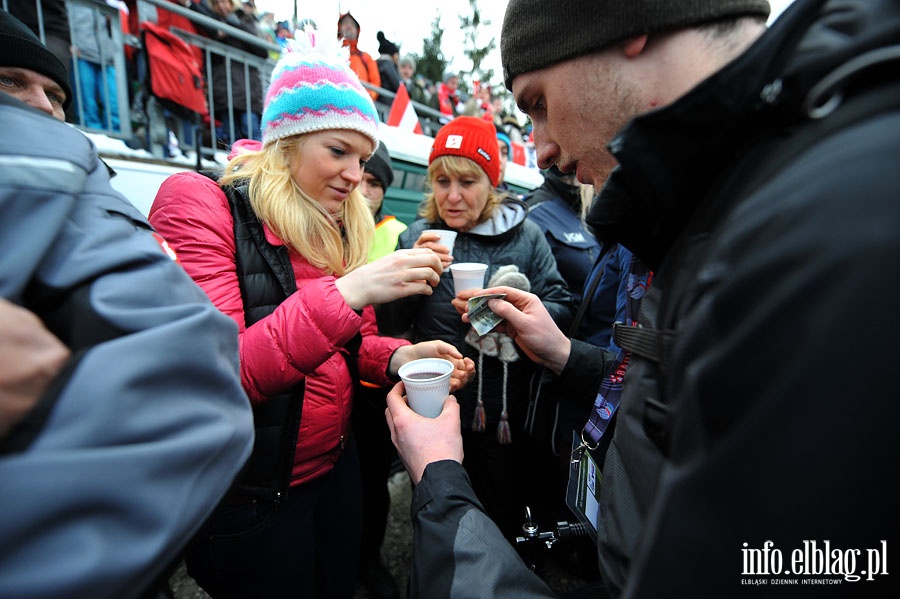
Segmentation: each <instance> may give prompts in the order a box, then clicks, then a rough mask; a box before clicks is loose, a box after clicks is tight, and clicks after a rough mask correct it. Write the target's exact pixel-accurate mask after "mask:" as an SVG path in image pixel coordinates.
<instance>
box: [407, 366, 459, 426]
mask: <svg viewBox="0 0 900 599" xmlns="http://www.w3.org/2000/svg"><path fill="white" fill-rule="evenodd" d="M399 374H400V379H401V380H402V381H403V386H404V387H406V397H407V399H409V407H410V408H412V409H413V411H414V412H415V413H416V414H419V415H421V416H425V417H427V418H437V417H438V416H439V415H440V413H441V408H442V407H443V405H444V399H446V398H447V396H448V395H450V375H451V374H453V363H452V362H450V361H448V360H442V359H440V358H420V359H418V360H413V361H411V362H407V363H406V364H404V365H403V366H401V367H400V371H399Z"/></svg>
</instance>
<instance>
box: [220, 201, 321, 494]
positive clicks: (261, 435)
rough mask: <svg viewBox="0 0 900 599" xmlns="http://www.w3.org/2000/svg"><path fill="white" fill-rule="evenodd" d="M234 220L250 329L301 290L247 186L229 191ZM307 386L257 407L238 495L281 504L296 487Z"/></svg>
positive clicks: (301, 385) (237, 488)
mask: <svg viewBox="0 0 900 599" xmlns="http://www.w3.org/2000/svg"><path fill="white" fill-rule="evenodd" d="M223 191H224V192H225V196H226V197H227V198H228V204H229V205H230V207H231V214H232V217H233V218H234V239H235V246H236V250H237V252H236V255H235V261H236V266H237V276H238V282H239V285H240V288H241V299H242V300H243V302H244V320H245V322H244V324H245V326H248V327H249V326H250V325H252V324H254V323H255V322H257V321H259V320H261V319H263V318H265V317H266V316H268V315H269V314H271V313H272V312H274V311H275V308H277V307H278V306H279V305H280V304H281V303H282V302H284V300H286V299H287V298H288V296H290V295H291V294H292V293H294V292H295V291H296V290H297V283H296V280H295V279H294V271H293V268H292V267H291V260H290V258H289V257H288V250H287V248H286V247H284V246H273V245H272V244H270V243H269V242H268V241H266V236H265V233H264V232H263V225H262V223H261V222H260V221H259V219H258V218H257V216H256V214H255V213H254V212H253V209H252V208H251V206H250V197H249V194H248V193H247V185H246V184H242V185H239V186H238V187H232V186H225V187H224V188H223ZM303 390H304V384H303V383H300V384H298V385H296V386H295V387H294V388H293V389H291V390H290V391H288V392H285V393H281V394H279V395H275V396H272V397H269V398H268V399H266V401H264V402H261V403H257V404H256V405H254V406H253V425H254V428H255V429H256V440H255V442H254V444H253V453H252V454H251V455H250V459H249V460H248V461H247V465H246V466H245V467H244V471H243V472H242V474H241V475H240V476H239V477H238V480H237V483H236V484H235V489H234V491H233V492H234V493H236V494H237V495H238V496H242V495H243V496H251V497H253V498H259V499H264V500H268V501H272V502H274V503H275V504H278V503H280V502H281V501H282V500H283V499H284V497H285V496H286V494H287V491H288V487H289V486H290V480H291V471H292V467H293V464H294V451H295V450H296V447H297V431H298V430H299V427H300V412H301V408H302V406H303Z"/></svg>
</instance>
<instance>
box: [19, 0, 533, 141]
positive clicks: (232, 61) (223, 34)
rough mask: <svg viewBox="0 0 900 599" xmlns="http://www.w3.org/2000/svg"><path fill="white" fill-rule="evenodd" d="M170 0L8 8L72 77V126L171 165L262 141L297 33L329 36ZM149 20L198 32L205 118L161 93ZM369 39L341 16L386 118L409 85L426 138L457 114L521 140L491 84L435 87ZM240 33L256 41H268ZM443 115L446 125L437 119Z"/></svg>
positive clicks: (210, 0)
mask: <svg viewBox="0 0 900 599" xmlns="http://www.w3.org/2000/svg"><path fill="white" fill-rule="evenodd" d="M169 2H171V3H172V4H173V5H174V6H173V7H172V9H171V10H167V9H166V8H163V7H162V6H160V3H158V2H153V3H151V2H146V1H144V0H67V1H66V2H58V3H57V2H43V3H39V2H38V1H37V0H7V2H6V4H7V5H8V7H9V11H10V13H12V14H13V15H14V16H17V17H18V18H19V19H20V20H22V21H23V22H24V23H26V24H27V25H28V26H29V27H30V28H31V29H32V30H33V31H34V32H35V34H36V35H38V37H40V38H41V39H42V40H43V41H44V42H45V43H46V44H47V46H48V48H50V50H51V51H52V52H54V53H55V54H56V55H57V56H58V57H59V58H60V60H61V61H62V62H63V64H64V65H65V66H66V68H67V70H68V71H69V76H70V78H71V80H72V88H73V98H72V101H71V102H70V104H69V107H68V109H67V110H66V120H67V121H68V122H70V123H74V124H78V125H80V126H82V127H85V128H88V129H91V130H95V131H101V132H105V133H110V134H113V135H115V136H119V137H123V138H125V141H126V142H127V143H128V144H129V145H130V146H131V147H134V148H145V149H147V150H150V151H151V152H152V153H154V154H157V155H160V156H164V157H171V156H177V155H178V154H180V153H182V152H183V151H184V150H185V149H187V148H193V147H194V145H195V142H196V140H197V137H196V136H198V135H199V136H200V141H201V142H202V145H203V147H206V148H217V149H225V148H227V147H228V146H229V145H230V143H231V142H233V141H234V140H236V139H240V138H252V139H257V140H258V139H259V137H260V131H259V121H260V117H261V114H260V111H261V107H262V103H263V97H262V90H263V89H265V86H266V84H267V81H268V76H269V75H268V73H269V71H270V70H271V67H272V66H273V65H274V62H275V61H276V60H277V59H278V56H279V54H280V50H281V49H283V48H284V46H285V44H286V43H287V41H288V40H290V39H291V38H292V37H293V35H294V32H295V31H296V30H297V29H302V28H304V27H313V28H317V29H320V30H321V29H322V27H320V26H317V24H316V23H315V22H313V21H312V20H310V19H300V20H299V21H298V22H296V23H294V22H293V21H289V20H284V21H276V19H275V15H274V14H273V13H272V12H268V11H260V10H259V9H258V8H257V6H256V3H255V0H169ZM186 10H189V11H190V13H188V12H186ZM189 15H199V16H200V17H206V19H203V18H200V19H195V18H192V16H189ZM212 21H217V22H218V24H220V26H218V27H217V26H216V24H215V23H212ZM148 23H152V24H155V25H158V26H159V27H161V28H163V29H165V30H172V31H176V32H177V33H178V35H182V34H181V32H187V34H189V35H188V36H186V38H185V39H186V41H187V42H188V43H190V44H191V46H190V47H191V48H192V49H193V56H194V58H195V62H196V64H195V65H193V66H194V68H195V70H196V71H197V72H199V73H200V78H201V79H202V81H194V80H193V79H194V78H193V77H183V78H182V79H191V80H184V82H183V85H186V86H191V85H193V86H198V85H199V86H201V88H202V90H203V93H204V94H205V95H206V98H207V103H208V104H209V103H211V105H210V106H208V107H207V110H206V112H204V113H199V114H198V113H197V112H196V111H192V110H191V107H190V106H188V105H186V104H179V103H178V102H177V101H171V100H166V99H165V98H160V97H159V96H158V95H157V94H156V93H155V90H152V88H151V86H150V84H149V73H150V72H151V71H152V69H153V62H154V58H155V57H154V56H152V55H148V52H147V51H146V50H144V49H143V47H142V39H141V38H142V32H143V31H144V29H146V27H147V24H148ZM360 30H361V27H360V24H359V22H358V21H357V20H356V18H354V17H353V15H351V14H350V13H346V14H342V15H341V16H340V18H339V19H338V22H337V26H336V32H337V36H338V38H339V39H341V40H342V42H343V43H344V45H346V46H348V47H350V49H351V66H353V67H354V71H355V72H356V73H357V75H358V76H359V77H360V80H361V81H362V82H363V83H364V84H368V85H370V86H373V87H377V88H382V89H385V90H386V91H387V92H390V93H382V94H381V95H379V93H378V92H377V91H375V90H372V89H371V88H370V93H371V95H372V97H373V99H374V100H375V101H376V105H377V106H378V108H379V113H380V114H381V115H382V118H383V119H384V120H386V118H387V114H388V112H389V111H390V106H391V103H392V101H393V97H394V93H396V91H397V89H398V87H399V85H400V83H402V84H403V85H404V86H405V87H406V90H407V92H408V93H409V97H410V99H411V100H412V101H413V102H414V103H416V104H417V106H416V109H417V112H418V114H419V117H420V119H422V120H423V121H424V124H425V125H426V126H425V131H426V133H430V134H432V135H433V134H434V133H435V132H436V131H437V129H438V128H439V127H440V126H441V125H442V124H444V123H445V122H447V121H449V120H450V119H451V118H453V117H454V116H457V115H460V114H465V115H469V116H483V117H484V118H485V119H487V120H492V121H493V122H494V124H495V125H496V126H497V127H498V128H500V129H503V130H505V131H506V133H507V134H509V135H510V136H511V137H513V138H514V140H516V141H519V139H521V134H520V132H519V131H518V129H519V123H518V121H517V120H516V119H515V117H514V116H512V115H510V114H508V113H506V112H505V111H504V109H503V103H502V96H498V95H496V94H492V93H491V88H490V87H489V86H487V85H481V86H479V85H478V82H477V81H476V82H475V86H474V89H473V90H472V95H471V97H469V96H468V95H467V94H466V91H465V90H464V89H463V87H461V86H460V77H459V73H456V72H453V71H447V72H446V73H445V74H444V77H443V80H442V81H438V82H433V81H431V80H429V79H428V78H427V77H425V76H424V75H423V74H422V73H417V72H416V66H417V65H416V58H415V57H414V56H412V55H409V54H402V53H401V45H400V44H399V43H395V42H392V41H391V40H389V39H387V37H386V36H385V34H384V32H382V31H377V33H376V35H375V39H377V42H376V41H372V40H370V41H371V43H370V44H369V45H370V46H371V47H373V48H374V47H375V45H376V43H377V49H378V53H377V54H375V53H373V54H371V55H370V54H369V53H367V52H365V51H364V50H360V49H359V47H358V44H359V43H360ZM239 32H243V33H247V34H249V35H251V36H254V37H257V38H259V40H260V43H258V44H255V43H253V42H252V41H251V40H250V39H248V37H246V36H242V35H241V34H240V33H239ZM203 38H206V39H203ZM207 40H209V41H207ZM215 42H218V43H219V44H221V45H219V44H216V43H215ZM223 46H225V47H223ZM362 46H363V47H364V48H365V47H366V42H363V43H362ZM373 56H377V58H374V57H373ZM172 62H175V63H178V62H179V61H177V60H176V61H172ZM175 95H176V96H177V93H176V94H175ZM210 101H211V102H210ZM429 109H431V111H429ZM438 112H440V113H441V114H443V115H444V116H443V117H438V116H437V114H438ZM120 121H123V122H120ZM513 129H514V130H515V131H512V130H513Z"/></svg>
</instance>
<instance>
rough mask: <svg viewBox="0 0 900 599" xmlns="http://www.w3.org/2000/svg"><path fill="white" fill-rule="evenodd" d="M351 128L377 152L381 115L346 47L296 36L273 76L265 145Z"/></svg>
mask: <svg viewBox="0 0 900 599" xmlns="http://www.w3.org/2000/svg"><path fill="white" fill-rule="evenodd" d="M327 129H351V130H353V131H359V132H360V133H362V134H363V135H365V136H367V137H368V138H370V139H371V140H372V144H373V149H372V151H373V152H374V151H375V148H377V147H378V133H377V131H378V112H377V111H376V110H375V104H374V103H373V102H372V97H371V96H370V95H369V92H367V91H366V89H365V88H364V87H363V86H362V84H361V83H360V82H359V78H357V76H356V74H355V73H354V72H353V71H352V70H351V69H350V63H349V54H348V51H347V48H341V47H340V46H338V44H337V42H335V41H334V40H331V39H325V38H324V37H322V36H320V35H318V32H317V31H315V30H309V29H307V30H303V31H297V32H296V34H295V35H294V39H293V40H291V41H290V42H289V43H288V45H287V46H286V47H285V49H284V51H283V52H282V55H281V58H280V59H279V60H278V64H276V65H275V68H274V69H273V71H272V78H271V82H270V83H269V89H268V91H267V92H266V103H265V107H264V108H263V115H262V141H263V145H264V146H268V145H269V144H271V143H273V142H275V141H277V140H279V139H282V138H284V137H290V136H293V135H300V134H302V133H310V132H313V131H325V130H327Z"/></svg>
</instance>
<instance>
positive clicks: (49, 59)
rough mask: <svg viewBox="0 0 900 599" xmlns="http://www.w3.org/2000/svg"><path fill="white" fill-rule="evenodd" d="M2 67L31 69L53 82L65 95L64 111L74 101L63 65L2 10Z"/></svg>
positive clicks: (25, 27) (0, 12)
mask: <svg viewBox="0 0 900 599" xmlns="http://www.w3.org/2000/svg"><path fill="white" fill-rule="evenodd" d="M0 66H3V67H16V68H20V69H28V70H30V71H34V72H35V73H40V74H41V75H44V76H45V77H49V78H50V79H53V81H55V82H56V83H57V84H58V85H59V86H60V87H61V88H62V89H63V91H64V92H66V101H65V102H63V109H66V108H68V107H69V103H70V102H71V101H72V88H71V86H70V85H69V75H68V73H67V72H66V68H65V67H64V66H63V63H62V62H60V60H59V59H58V58H57V57H56V56H55V55H54V54H53V53H52V52H50V50H48V49H47V46H45V45H44V44H42V43H41V40H40V39H38V37H37V36H36V35H35V34H34V32H33V31H31V29H29V28H28V27H27V26H26V25H25V24H24V23H22V22H21V21H19V20H18V19H17V18H15V17H14V16H12V15H11V14H9V13H8V12H6V11H5V10H3V9H2V8H0Z"/></svg>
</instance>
